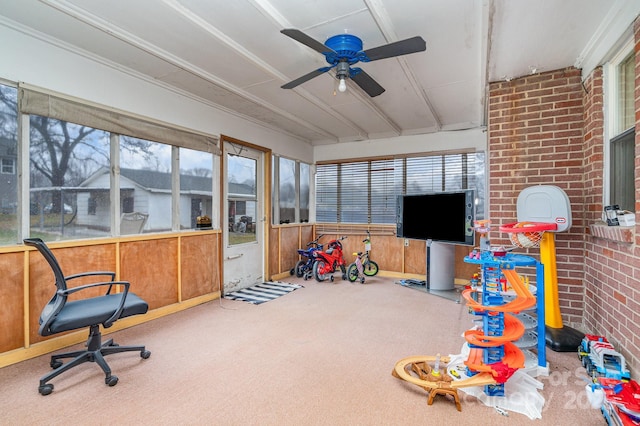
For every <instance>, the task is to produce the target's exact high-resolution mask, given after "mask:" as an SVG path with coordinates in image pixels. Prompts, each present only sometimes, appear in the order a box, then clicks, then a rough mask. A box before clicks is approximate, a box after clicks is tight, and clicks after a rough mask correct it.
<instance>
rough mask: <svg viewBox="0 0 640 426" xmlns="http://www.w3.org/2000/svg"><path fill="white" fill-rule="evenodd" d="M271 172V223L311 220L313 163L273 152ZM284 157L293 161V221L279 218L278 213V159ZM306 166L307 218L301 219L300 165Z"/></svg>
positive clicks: (305, 221)
mask: <svg viewBox="0 0 640 426" xmlns="http://www.w3.org/2000/svg"><path fill="white" fill-rule="evenodd" d="M271 158H272V172H271V199H272V208H271V210H272V212H271V216H272V224H273V225H283V224H289V223H308V222H310V221H311V212H310V210H311V205H310V203H311V185H312V182H313V180H312V173H313V172H312V171H313V165H312V164H310V163H307V162H305V161H300V160H295V159H293V158H289V157H286V156H283V155H278V154H273V155H272V157H271ZM281 159H284V160H287V161H292V162H293V163H294V179H295V182H294V190H295V200H294V220H293V222H292V221H291V220H289V221H288V222H285V221H284V220H283V219H281V215H280V213H281V212H280V208H281V207H280V189H281V187H280V165H281V164H280V162H281V161H280V160H281ZM303 164H304V165H306V166H307V173H308V175H307V177H306V178H307V182H309V187H308V188H307V191H308V193H307V194H306V197H307V199H308V200H309V205H308V206H307V210H308V212H307V219H306V220H303V219H301V218H302V216H303V215H302V214H301V209H302V201H301V199H302V169H303V167H302V165H303Z"/></svg>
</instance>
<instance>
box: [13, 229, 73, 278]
mask: <svg viewBox="0 0 640 426" xmlns="http://www.w3.org/2000/svg"><path fill="white" fill-rule="evenodd" d="M23 241H24V243H25V245H28V246H32V247H35V248H37V249H38V251H39V252H40V254H42V256H43V257H44V258H45V260H46V261H47V263H48V264H49V266H50V267H51V270H52V271H53V275H54V276H55V279H56V287H57V288H58V290H66V289H67V281H66V280H65V278H64V274H63V273H62V268H60V265H59V264H58V260H57V259H56V257H55V256H54V255H53V253H52V252H51V250H50V249H49V247H47V245H46V244H45V242H44V241H42V240H41V239H40V238H26V239H24V240H23Z"/></svg>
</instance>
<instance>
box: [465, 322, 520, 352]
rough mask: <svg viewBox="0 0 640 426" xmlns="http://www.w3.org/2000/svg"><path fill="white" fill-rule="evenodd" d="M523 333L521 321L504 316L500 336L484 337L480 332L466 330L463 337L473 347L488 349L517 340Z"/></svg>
mask: <svg viewBox="0 0 640 426" xmlns="http://www.w3.org/2000/svg"><path fill="white" fill-rule="evenodd" d="M524 332H525V328H524V324H522V321H520V320H519V319H518V318H516V317H514V316H513V315H510V314H505V315H504V331H503V333H502V336H486V335H485V334H484V332H483V331H482V330H467V331H465V333H464V337H465V339H466V340H467V342H469V344H471V345H473V346H482V347H485V348H490V347H495V346H500V345H502V344H504V343H506V342H513V341H515V340H518V339H520V338H521V337H522V336H523V335H524Z"/></svg>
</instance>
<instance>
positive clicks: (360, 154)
mask: <svg viewBox="0 0 640 426" xmlns="http://www.w3.org/2000/svg"><path fill="white" fill-rule="evenodd" d="M467 149H474V150H476V151H486V150H487V133H486V131H485V130H484V129H471V130H458V131H453V132H438V133H430V134H425V135H411V136H398V137H395V138H385V139H373V140H369V141H366V142H343V143H339V144H337V145H322V146H317V147H315V149H314V158H313V159H314V161H316V162H319V161H327V160H338V159H343V158H366V157H380V156H388V155H401V154H412V153H427V152H435V151H452V150H453V151H455V150H467Z"/></svg>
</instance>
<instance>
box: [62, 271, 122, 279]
mask: <svg viewBox="0 0 640 426" xmlns="http://www.w3.org/2000/svg"><path fill="white" fill-rule="evenodd" d="M99 275H106V276H109V277H111V281H113V280H115V279H116V273H115V272H111V271H93V272H81V273H79V274H72V275H69V276H67V277H64V279H65V280H73V279H76V278H81V277H90V276H99Z"/></svg>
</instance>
